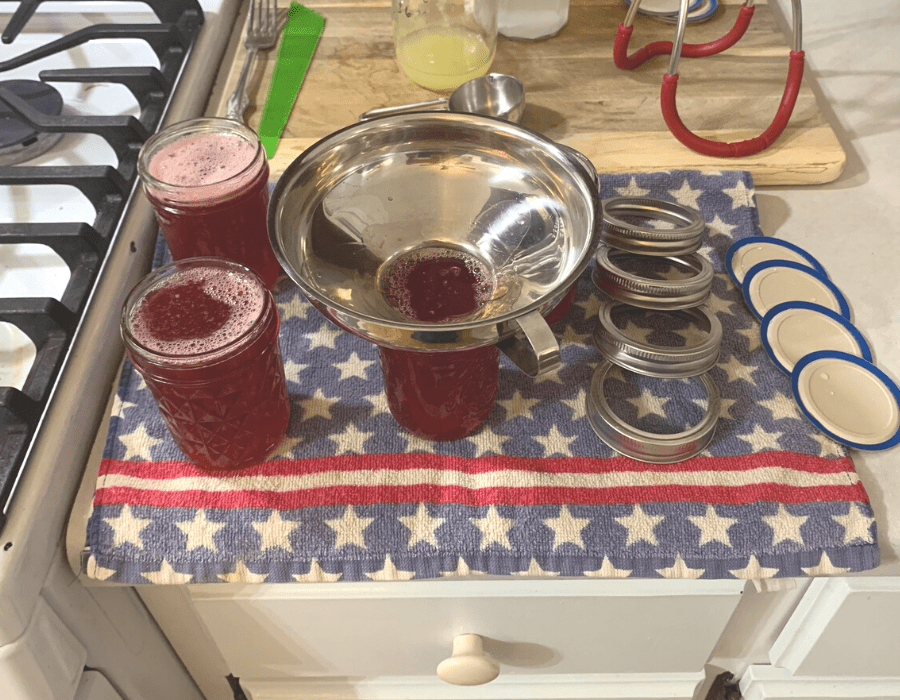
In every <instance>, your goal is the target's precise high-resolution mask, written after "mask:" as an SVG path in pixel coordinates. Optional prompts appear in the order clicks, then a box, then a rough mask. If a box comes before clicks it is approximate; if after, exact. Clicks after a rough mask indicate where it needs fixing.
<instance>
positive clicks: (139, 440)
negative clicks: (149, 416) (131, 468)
mask: <svg viewBox="0 0 900 700" xmlns="http://www.w3.org/2000/svg"><path fill="white" fill-rule="evenodd" d="M119 442H121V443H122V444H123V445H125V455H124V456H123V457H122V459H123V460H129V459H131V458H132V457H139V458H140V459H142V460H144V461H145V462H149V461H151V460H152V459H153V457H152V456H151V454H150V450H151V449H152V448H153V446H154V445H158V444H159V443H161V442H162V440H160V439H159V438H155V437H153V436H152V435H148V434H147V428H146V427H145V426H144V424H143V423H141V424H140V425H139V426H138V427H137V428H135V429H134V430H132V431H131V432H130V433H128V434H126V435H120V436H119Z"/></svg>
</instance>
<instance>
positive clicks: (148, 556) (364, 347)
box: [84, 171, 879, 584]
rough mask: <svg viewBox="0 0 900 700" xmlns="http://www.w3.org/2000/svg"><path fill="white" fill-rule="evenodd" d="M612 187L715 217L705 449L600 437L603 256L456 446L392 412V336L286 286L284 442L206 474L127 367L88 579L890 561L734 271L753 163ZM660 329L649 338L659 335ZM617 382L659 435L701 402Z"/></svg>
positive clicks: (625, 572) (683, 389) (842, 454)
mask: <svg viewBox="0 0 900 700" xmlns="http://www.w3.org/2000/svg"><path fill="white" fill-rule="evenodd" d="M601 180H602V182H601V196H602V197H603V198H608V197H612V196H618V195H650V196H653V197H660V198H663V199H668V200H671V201H677V202H680V203H682V204H685V205H688V206H691V207H694V208H696V209H698V210H699V211H700V212H701V213H702V214H703V216H704V218H705V219H706V221H707V222H708V231H707V233H706V235H705V238H704V241H703V248H702V249H701V254H703V255H705V256H707V257H708V259H709V260H710V261H711V262H712V264H713V266H714V269H715V271H716V273H717V274H716V276H715V280H714V283H713V292H712V296H711V298H710V300H709V302H708V306H709V308H710V309H711V311H712V312H713V313H715V314H716V315H717V316H718V318H719V319H720V321H721V322H722V325H723V329H724V341H723V344H722V351H721V356H720V358H719V361H718V365H717V366H716V367H715V368H714V369H713V370H712V372H711V374H712V378H713V379H714V381H715V382H716V384H717V386H718V388H719V391H720V393H721V396H722V402H721V415H720V418H719V421H718V425H717V429H716V433H715V437H714V438H713V440H712V442H711V444H710V445H709V447H708V448H707V449H706V450H705V451H704V452H702V453H701V454H699V455H698V456H696V457H693V458H691V459H689V460H687V461H685V462H682V463H678V464H671V465H653V464H645V463H642V462H638V461H635V460H633V459H630V458H627V457H624V456H621V455H619V454H617V453H615V452H614V451H613V450H612V449H610V448H609V447H608V446H607V445H605V444H604V443H603V442H602V441H601V440H600V439H599V438H598V437H597V436H596V434H595V433H594V432H593V430H592V428H591V426H590V424H589V422H588V419H587V417H586V413H585V396H586V390H587V389H588V387H589V384H590V379H591V375H592V373H593V372H594V369H595V368H596V366H597V363H598V361H599V360H600V359H601V358H600V354H599V351H598V350H597V348H596V347H595V346H594V344H593V342H592V333H593V330H594V327H595V325H596V319H597V312H598V309H599V303H600V300H599V293H598V292H597V291H595V289H594V288H593V286H592V284H591V281H590V272H591V269H590V268H589V269H588V270H587V271H586V272H585V274H584V276H583V277H582V279H581V280H580V283H579V287H578V292H577V297H576V301H575V305H574V307H573V308H572V310H571V311H570V312H569V314H568V316H567V317H566V318H565V319H564V320H563V321H560V322H558V323H557V324H555V326H554V331H555V332H556V334H557V337H558V338H559V341H560V345H561V349H562V359H563V366H562V368H561V369H560V370H559V371H558V372H555V373H553V374H550V375H548V376H544V377H542V378H539V379H532V378H529V377H527V376H526V375H524V374H523V373H521V372H520V371H518V370H517V369H516V368H515V367H513V366H512V365H511V363H509V362H508V361H506V360H505V358H503V359H502V365H501V374H500V390H499V396H498V400H497V404H496V406H495V408H494V410H493V412H492V413H491V415H490V417H489V419H488V421H487V424H486V425H485V426H484V427H483V428H482V429H481V430H480V431H479V432H477V433H476V434H474V435H472V436H470V437H469V438H467V439H463V440H458V441H455V442H449V443H431V442H427V441H424V440H421V439H418V438H415V437H413V436H412V435H410V434H409V433H407V432H406V431H405V430H403V429H402V428H400V427H399V426H398V425H397V423H396V422H395V421H394V420H393V418H392V417H391V415H390V413H389V411H388V408H387V403H386V400H385V395H384V391H383V381H382V376H381V369H380V366H379V363H378V354H377V348H376V347H375V346H374V345H372V344H370V343H368V342H366V341H364V340H362V339H360V338H358V337H356V336H353V335H351V334H349V333H346V332H344V331H341V330H340V329H338V328H336V327H335V326H333V325H332V324H331V323H330V322H328V321H327V320H326V319H325V318H324V317H322V316H321V315H320V314H319V313H318V312H317V311H316V310H315V309H314V308H313V307H312V306H311V305H310V304H309V303H308V302H307V301H306V300H305V298H304V297H303V296H302V295H301V294H300V292H299V291H298V290H297V288H296V287H295V286H294V285H293V284H292V283H291V282H290V281H289V280H288V279H286V278H285V279H282V280H281V282H280V283H279V286H278V288H277V291H276V300H277V303H278V307H279V309H280V313H281V318H282V329H281V338H280V342H281V347H282V350H283V354H284V359H285V369H286V373H287V379H288V388H289V391H290V394H291V399H292V403H293V415H292V420H291V424H290V427H289V429H288V432H287V436H286V437H285V439H284V441H283V442H282V443H281V445H280V446H279V448H278V449H277V452H276V453H275V454H274V455H272V457H271V458H270V459H269V460H268V461H266V462H264V463H262V464H260V465H258V466H256V467H252V468H248V469H244V470H242V471H240V472H236V473H232V474H229V475H224V476H223V475H211V474H208V473H204V472H203V471H201V470H199V469H198V468H196V467H194V466H193V465H192V464H190V463H189V462H187V461H186V460H185V458H184V456H183V455H182V454H181V452H180V451H179V450H178V448H177V447H176V446H175V444H174V442H173V441H172V439H171V438H170V436H169V434H168V432H167V430H166V427H165V425H164V424H163V421H162V418H161V416H160V413H159V411H158V410H157V408H156V405H155V403H154V401H153V398H152V397H151V395H150V392H149V391H148V390H147V388H146V386H145V385H144V383H143V382H142V381H141V379H140V377H139V376H138V375H137V374H136V373H135V372H134V370H133V369H132V368H131V366H130V365H128V364H127V363H126V365H125V367H124V370H123V372H122V377H121V382H120V385H119V388H118V393H117V397H116V401H115V404H114V407H113V415H112V418H111V423H110V429H109V435H108V439H107V443H106V448H105V454H104V457H103V460H102V464H101V466H100V473H99V478H98V481H97V487H96V494H95V498H94V507H93V511H92V514H91V517H90V521H89V525H88V531H87V547H86V551H85V556H84V567H85V570H86V572H87V574H88V575H89V576H92V577H95V578H100V579H108V580H112V581H120V582H125V583H131V584H148V583H159V584H165V583H210V582H222V581H224V582H241V583H259V582H267V583H277V582H294V581H337V580H342V581H366V580H373V579H374V580H408V579H427V578H439V577H445V576H474V575H478V574H488V575H494V576H513V575H518V576H521V575H525V576H570V577H582V576H587V577H642V578H659V577H672V578H719V579H722V578H738V579H761V578H768V577H785V576H811V575H819V574H832V573H841V572H848V571H860V570H864V569H868V568H873V567H875V566H877V564H878V559H879V557H878V546H877V542H876V528H875V521H874V518H873V513H872V509H871V508H870V506H869V501H868V498H867V495H866V492H865V489H864V486H863V484H862V483H861V482H860V479H859V476H858V475H857V473H856V471H855V469H854V467H853V462H852V461H851V459H850V458H849V457H848V455H847V453H846V451H845V450H844V448H842V447H841V446H840V445H838V444H837V443H835V442H833V441H831V440H830V439H828V438H826V437H825V436H823V435H821V434H819V433H818V432H817V431H816V429H815V428H814V427H812V425H811V424H810V423H808V422H807V421H806V420H805V419H804V418H803V416H802V415H801V414H800V413H799V411H798V410H797V408H796V406H795V404H794V401H793V398H792V396H791V389H790V382H789V378H788V377H787V376H785V375H783V374H781V373H780V372H779V371H778V370H777V369H776V368H775V367H774V366H773V365H772V364H771V363H770V361H769V359H768V357H767V356H766V354H765V352H764V350H763V348H762V347H761V345H760V341H759V324H758V322H757V321H756V319H755V318H754V317H753V316H752V315H751V313H750V312H749V310H748V309H747V308H746V306H745V304H744V302H743V300H742V297H741V294H740V291H739V290H738V289H737V288H736V287H735V286H734V284H733V283H732V281H731V280H730V278H729V277H728V275H727V274H725V272H724V271H725V266H724V260H723V256H724V254H725V252H726V251H727V250H728V248H729V246H730V245H731V244H732V243H733V242H734V241H735V240H736V239H739V238H743V237H745V236H751V235H761V231H760V230H759V224H758V217H757V211H756V207H755V198H754V190H753V183H752V180H751V177H750V175H749V174H748V173H744V172H720V173H712V174H703V173H699V172H694V171H672V172H668V173H654V174H635V175H607V176H603V177H602V178H601ZM160 250H161V251H163V248H162V246H161V247H160ZM812 252H814V251H812ZM163 259H164V252H161V254H160V256H159V259H158V261H159V262H162V261H163ZM636 324H637V325H638V326H639V325H640V322H639V321H636ZM675 330H676V332H677V329H675ZM638 331H639V332H640V328H638ZM653 332H655V331H653V328H652V326H650V327H648V328H644V329H643V333H644V337H647V338H648V339H650V340H651V341H653V340H654V336H652V335H651V333H653ZM632 379H633V378H632ZM673 386H675V387H676V388H677V391H674V390H673ZM607 387H608V393H609V394H610V395H611V396H612V399H611V400H613V399H614V401H615V403H616V404H617V407H616V411H617V412H619V411H621V413H620V415H622V416H623V417H624V418H626V419H627V420H628V421H629V422H631V423H633V424H635V425H638V426H645V427H646V428H647V429H649V430H651V431H652V430H654V425H656V426H657V430H660V431H661V432H673V428H672V427H671V426H672V425H676V426H677V425H679V421H681V422H682V423H683V422H685V421H687V422H688V424H689V423H690V421H691V420H695V419H696V416H694V417H693V418H692V415H691V412H692V411H693V412H695V413H696V412H697V411H699V412H700V413H699V414H700V415H702V412H703V409H702V405H703V403H704V400H705V399H704V396H703V395H702V394H697V395H694V394H692V392H693V391H694V389H693V388H692V387H693V385H692V384H691V381H690V380H688V381H682V382H679V381H678V380H651V379H648V378H640V381H633V380H632V381H625V375H622V374H621V373H620V374H619V375H617V376H614V377H612V378H610V379H608V380H607ZM659 426H663V427H662V428H660V427H659Z"/></svg>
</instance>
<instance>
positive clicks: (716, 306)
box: [706, 294, 734, 316]
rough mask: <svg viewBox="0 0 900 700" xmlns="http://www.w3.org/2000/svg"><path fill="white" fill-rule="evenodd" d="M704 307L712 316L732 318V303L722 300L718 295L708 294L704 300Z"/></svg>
mask: <svg viewBox="0 0 900 700" xmlns="http://www.w3.org/2000/svg"><path fill="white" fill-rule="evenodd" d="M706 306H707V308H708V309H709V310H710V311H711V312H712V313H713V314H728V315H729V316H734V310H733V309H732V308H731V307H732V306H734V302H733V301H730V300H729V299H724V298H722V297H720V296H719V295H718V294H710V295H709V297H707V299H706Z"/></svg>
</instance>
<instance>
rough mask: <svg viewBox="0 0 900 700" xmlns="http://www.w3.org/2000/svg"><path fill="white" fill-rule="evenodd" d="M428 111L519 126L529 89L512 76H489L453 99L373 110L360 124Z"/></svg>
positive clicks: (361, 117) (462, 89)
mask: <svg viewBox="0 0 900 700" xmlns="http://www.w3.org/2000/svg"><path fill="white" fill-rule="evenodd" d="M428 108H435V109H436V110H443V109H446V110H447V111H449V112H466V113H469V114H481V115H483V116H486V117H499V118H500V119H505V120H506V121H510V122H513V123H516V124H518V123H519V121H520V120H521V119H522V114H523V113H524V112H525V86H524V85H523V84H522V82H521V81H520V80H519V79H518V78H514V77H513V76H511V75H504V74H503V73H488V74H487V75H482V76H481V77H479V78H473V79H472V80H469V81H467V82H465V83H463V84H462V85H460V86H459V87H458V88H456V90H454V91H453V93H452V94H451V95H450V97H439V98H436V99H434V100H426V101H424V102H414V103H412V104H406V105H397V106H395V107H380V108H378V109H370V110H369V111H368V112H363V113H362V114H360V115H359V121H361V122H362V121H366V120H368V119H374V118H375V117H383V116H386V115H389V114H400V113H402V112H412V111H415V110H421V109H428Z"/></svg>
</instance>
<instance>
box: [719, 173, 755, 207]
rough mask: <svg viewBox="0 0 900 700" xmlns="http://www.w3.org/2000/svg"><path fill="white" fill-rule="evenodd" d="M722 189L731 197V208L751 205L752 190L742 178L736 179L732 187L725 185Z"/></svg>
mask: <svg viewBox="0 0 900 700" xmlns="http://www.w3.org/2000/svg"><path fill="white" fill-rule="evenodd" d="M722 191H723V192H724V193H725V194H727V195H728V196H729V197H731V210H732V211H734V210H735V209H739V208H740V207H752V206H753V194H754V190H751V189H747V186H746V185H745V184H744V181H743V180H738V182H737V184H736V185H735V186H734V187H725V188H723V189H722Z"/></svg>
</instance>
